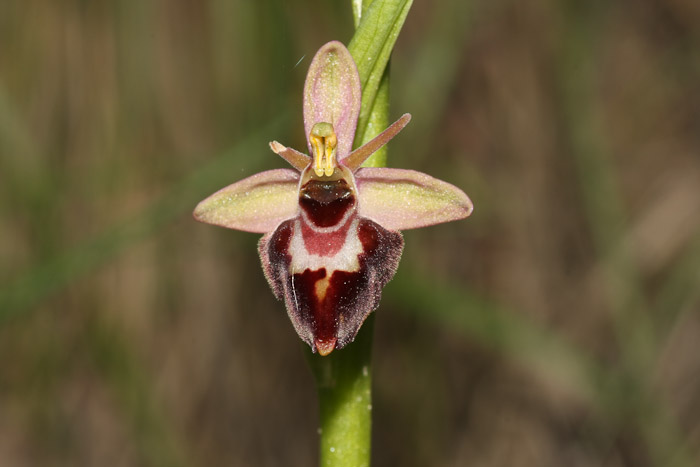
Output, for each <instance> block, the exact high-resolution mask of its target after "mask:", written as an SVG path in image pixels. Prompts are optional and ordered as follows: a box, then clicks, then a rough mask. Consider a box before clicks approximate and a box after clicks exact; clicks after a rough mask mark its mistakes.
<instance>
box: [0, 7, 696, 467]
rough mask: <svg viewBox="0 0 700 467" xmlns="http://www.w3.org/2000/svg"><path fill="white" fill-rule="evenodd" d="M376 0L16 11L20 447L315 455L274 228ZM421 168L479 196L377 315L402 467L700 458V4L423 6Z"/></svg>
mask: <svg viewBox="0 0 700 467" xmlns="http://www.w3.org/2000/svg"><path fill="white" fill-rule="evenodd" d="M351 35H352V15H351V10H350V2H349V1H322V0H300V1H294V2H288V1H283V0H269V1H258V2H249V1H243V0H239V1H235V0H234V1H229V0H209V1H194V0H177V1H175V0H171V1H163V0H147V1H146V0H144V1H133V2H119V1H107V0H103V1H100V0H94V1H83V0H62V1H60V2H59V1H54V0H32V1H20V0H3V1H2V3H0V235H1V238H2V241H0V355H2V365H1V366H0V465H2V466H19V467H23V466H99V465H109V466H163V467H169V466H183V467H184V466H201V465H242V466H280V465H284V466H310V465H314V464H315V463H316V458H317V453H316V450H317V432H316V430H317V416H318V411H317V407H316V395H315V388H314V384H313V379H312V375H311V373H310V371H309V369H308V368H307V364H306V361H305V357H304V353H305V352H306V350H305V348H304V346H303V344H302V343H301V342H300V340H299V339H298V338H297V336H296V335H295V334H294V331H293V329H292V326H291V324H290V323H289V320H288V318H287V316H286V313H285V310H284V307H283V305H282V304H281V303H279V302H277V301H275V299H274V297H273V296H272V293H271V292H270V290H269V288H268V286H267V284H266V282H265V279H264V277H263V274H262V271H261V268H260V265H259V260H258V258H257V254H256V242H257V240H258V238H259V236H258V235H254V234H247V233H241V232H234V231H227V230H225V229H221V228H215V227H212V226H207V225H203V224H198V223H196V222H194V221H193V220H192V218H191V211H192V209H193V208H194V206H195V205H196V203H197V202H198V201H200V200H201V199H203V198H204V197H205V196H207V195H209V194H211V193H213V192H214V191H215V190H218V189H219V188H221V187H223V186H224V185H226V184H229V183H232V182H234V181H236V180H239V179H241V178H243V177H245V176H248V175H251V174H253V173H255V172H258V171H260V170H263V169H270V168H277V167H284V166H285V163H284V161H282V160H281V159H280V158H279V157H277V156H275V155H274V154H273V153H272V152H270V151H269V149H268V147H267V142H268V141H270V140H272V139H277V140H279V141H281V142H283V143H285V144H287V145H290V146H293V147H296V148H299V149H304V148H305V146H304V135H303V131H302V128H303V126H302V121H301V90H302V85H303V80H304V76H305V74H306V70H307V68H308V65H309V62H310V59H311V57H312V56H313V54H314V53H315V51H316V50H317V49H318V48H319V47H320V46H321V45H322V44H323V43H325V42H326V41H328V40H331V39H339V40H342V41H344V42H346V43H347V41H348V40H349V39H350V37H351ZM392 112H393V115H394V116H398V115H400V114H401V113H403V112H411V113H412V114H413V121H412V122H411V124H410V125H409V126H408V128H407V129H406V130H405V131H404V132H403V133H402V134H401V135H400V137H398V138H396V139H395V140H394V141H393V142H392V143H391V145H390V165H393V166H396V167H404V168H412V169H416V170H420V171H424V172H427V173H430V174H431V175H433V176H436V177H438V178H441V179H444V180H447V181H449V182H451V183H453V184H455V185H457V186H459V187H461V188H463V189H464V190H465V191H466V192H467V193H468V194H469V195H470V196H471V198H472V200H473V201H474V204H475V207H476V208H475V212H474V214H473V215H472V217H471V218H469V219H467V220H466V221H460V222H455V223H451V224H446V225H441V226H435V227H431V228H427V229H421V230H417V231H408V232H405V239H406V249H405V253H404V257H403V259H402V266H401V267H400V268H399V271H398V273H397V275H396V278H395V279H394V281H393V282H392V283H390V284H389V285H388V286H387V288H386V289H385V292H384V297H383V300H382V305H381V307H380V309H379V310H378V312H377V320H376V334H375V344H374V362H375V365H374V387H375V392H374V403H373V407H374V420H375V425H374V432H373V459H374V464H375V465H381V466H383V465H401V466H432V465H435V466H462V465H473V466H487V467H488V466H527V467H529V466H532V467H536V466H555V467H558V466H564V465H566V466H611V467H612V466H635V467H638V466H642V467H643V466H664V467H665V466H693V465H700V348H699V347H700V313H699V312H700V266H699V265H700V212H699V209H698V206H699V205H700V203H699V201H700V3H698V2H697V1H696V0H635V1H633V0H618V1H603V0H589V1H573V0H570V1H553V0H549V1H548V0H535V1H529V2H521V1H516V0H498V1H486V0H473V1H464V0H442V1H440V2H426V1H421V0H416V2H415V4H414V6H413V9H412V11H411V13H410V14H409V16H408V19H407V22H406V24H405V27H404V30H403V32H402V34H401V36H400V38H399V40H398V43H397V46H396V49H395V53H394V55H393V63H392Z"/></svg>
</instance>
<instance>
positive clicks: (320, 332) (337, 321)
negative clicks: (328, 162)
mask: <svg viewBox="0 0 700 467" xmlns="http://www.w3.org/2000/svg"><path fill="white" fill-rule="evenodd" d="M299 204H300V207H301V209H302V210H303V212H304V213H305V214H306V216H299V217H297V218H295V219H290V220H288V221H285V222H283V223H282V224H280V226H279V227H278V228H277V229H276V230H275V232H273V233H272V234H269V235H266V236H265V237H263V239H262V240H261V242H260V254H261V256H262V257H263V258H264V259H263V266H264V268H265V274H266V276H267V278H268V281H269V282H270V284H271V285H272V288H273V290H274V292H275V295H276V296H277V298H279V299H280V300H285V302H286V305H287V309H288V311H289V315H290V317H291V319H292V322H293V324H294V327H295V328H296V330H297V332H298V334H299V335H300V336H301V337H302V339H303V340H304V341H306V342H307V343H308V344H309V345H311V347H312V348H313V349H314V350H315V351H318V352H319V353H321V354H322V355H327V354H328V353H330V352H331V351H332V350H333V349H335V348H342V347H344V346H345V345H346V344H348V343H349V342H352V340H353V339H354V338H355V335H356V334H357V332H358V330H359V328H360V326H361V325H362V323H363V322H364V320H365V318H366V317H367V315H369V313H370V312H371V311H372V310H374V309H376V308H377V306H378V305H379V299H380V297H381V291H382V288H383V287H384V286H385V285H386V283H387V282H389V280H390V279H391V278H392V277H393V275H394V272H395V271H396V268H397V266H398V262H399V258H400V256H401V251H402V249H403V239H402V237H401V234H400V233H398V232H393V231H390V230H387V229H385V228H383V227H382V226H380V225H379V224H377V223H376V222H374V221H372V220H369V219H365V218H361V217H359V216H358V215H357V213H356V211H355V208H354V207H355V196H354V193H353V190H352V189H351V187H350V184H349V183H348V182H347V181H346V180H344V179H340V180H335V181H325V180H317V179H311V180H310V181H308V182H307V183H306V184H305V185H304V186H303V187H302V188H301V190H300V196H299ZM305 217H306V218H305ZM319 229H320V230H319Z"/></svg>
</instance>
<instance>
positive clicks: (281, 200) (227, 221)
mask: <svg viewBox="0 0 700 467" xmlns="http://www.w3.org/2000/svg"><path fill="white" fill-rule="evenodd" d="M298 190H299V173H298V172H296V171H294V170H290V169H275V170H268V171H266V172H260V173H258V174H255V175H252V176H250V177H248V178H244V179H243V180H241V181H240V182H236V183H234V184H233V185H229V186H227V187H226V188H223V189H221V190H219V191H217V192H216V193H214V194H213V195H211V196H209V197H208V198H207V199H205V200H204V201H202V202H201V203H199V204H198V205H197V207H196V208H195V210H194V218H195V219H197V220H198V221H200V222H206V223H207V224H214V225H219V226H222V227H227V228H229V229H236V230H244V231H246V232H256V233H266V232H270V231H272V230H275V228H276V227H277V226H278V225H279V224H280V223H281V222H282V221H284V220H286V219H289V218H292V217H294V216H295V215H296V214H297V211H298V198H297V195H298Z"/></svg>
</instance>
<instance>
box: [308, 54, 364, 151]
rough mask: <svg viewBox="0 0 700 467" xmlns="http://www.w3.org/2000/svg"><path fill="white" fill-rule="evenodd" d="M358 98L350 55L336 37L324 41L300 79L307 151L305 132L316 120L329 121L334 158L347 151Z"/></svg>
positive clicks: (357, 77)
mask: <svg viewBox="0 0 700 467" xmlns="http://www.w3.org/2000/svg"><path fill="white" fill-rule="evenodd" d="M361 99H362V90H361V87H360V75H359V74H358V73H357V66H356V65H355V61H354V60H353V59H352V55H350V52H348V49H346V48H345V46H344V45H343V44H341V43H340V42H338V41H332V42H329V43H327V44H325V45H324V46H323V47H321V48H320V49H319V51H318V52H316V55H315V56H314V59H313V60H312V62H311V65H310V66H309V73H308V74H307V75H306V82H305V83H304V129H305V132H306V138H307V143H308V145H309V154H311V153H312V147H311V143H310V142H309V141H308V138H309V134H310V133H311V130H312V128H313V126H314V125H315V124H317V123H319V122H326V123H330V124H332V125H333V128H334V129H335V134H336V136H337V140H338V148H337V157H338V159H342V158H343V157H345V156H347V155H348V154H350V150H351V149H352V142H353V139H354V138H355V128H356V127H357V118H358V116H359V115H360V101H361Z"/></svg>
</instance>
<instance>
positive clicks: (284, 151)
mask: <svg viewBox="0 0 700 467" xmlns="http://www.w3.org/2000/svg"><path fill="white" fill-rule="evenodd" d="M270 149H272V152H274V153H275V154H278V155H279V156H280V157H282V159H284V160H286V161H287V162H289V164H290V165H291V166H292V167H294V168H295V169H297V170H298V171H299V172H301V171H302V170H304V169H305V168H306V167H308V165H309V164H310V163H311V158H310V157H309V156H307V155H306V154H304V153H303V152H299V151H297V150H296V149H292V148H288V147H286V146H284V145H283V144H280V143H278V142H277V141H272V142H270Z"/></svg>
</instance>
